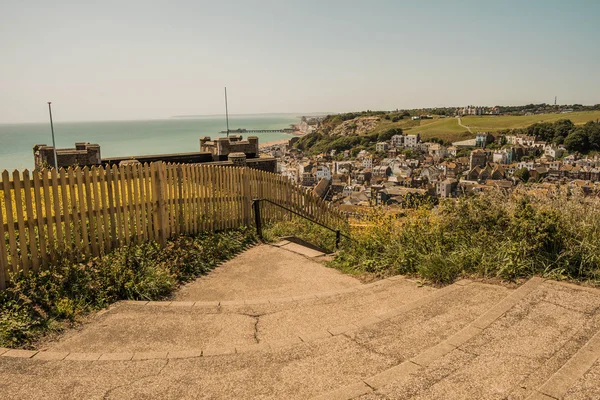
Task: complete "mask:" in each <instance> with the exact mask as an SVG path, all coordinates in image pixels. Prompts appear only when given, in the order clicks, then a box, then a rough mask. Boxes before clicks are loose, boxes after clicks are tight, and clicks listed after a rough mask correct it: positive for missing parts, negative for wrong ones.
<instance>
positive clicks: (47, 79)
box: [0, 0, 600, 122]
mask: <svg viewBox="0 0 600 400" xmlns="http://www.w3.org/2000/svg"><path fill="white" fill-rule="evenodd" d="M86 3H91V2H88V1H75V0H73V1H66V0H54V1H48V0H44V1H41V0H38V1H27V0H0V122H29V121H31V122H34V121H45V120H46V119H47V116H46V113H47V109H46V101H50V100H51V101H53V107H54V112H55V117H56V119H58V120H65V121H66V120H108V119H142V118H168V117H170V116H172V115H181V114H213V113H223V86H225V85H227V86H228V91H229V97H230V98H229V100H230V101H229V105H230V112H232V113H267V112H311V111H351V110H364V109H395V108H414V107H425V106H451V105H466V104H481V105H495V104H524V103H529V102H548V103H550V102H552V101H553V100H554V96H555V95H557V96H558V99H559V103H582V104H594V103H600V47H599V45H598V43H599V38H600V23H599V19H598V18H599V17H600V1H598V0H571V1H564V0H560V1H555V0H520V1H509V0H501V1H499V0H494V1H487V0H479V1H460V0H456V1H445V0H440V1H414V0H411V1H400V0H393V1H376V0H370V1H360V2H358V1H348V0H345V1H329V0H320V1H312V0H304V1H287V0H276V1H267V0H265V1H243V0H239V1H227V0H212V1H203V0H188V1H176V0H169V1H158V0H153V1H147V0H145V1H128V0H120V1H111V0H104V1H96V2H94V3H95V4H86Z"/></svg>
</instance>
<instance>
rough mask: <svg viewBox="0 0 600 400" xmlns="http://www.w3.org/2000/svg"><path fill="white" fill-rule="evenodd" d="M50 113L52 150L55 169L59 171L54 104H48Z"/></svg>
mask: <svg viewBox="0 0 600 400" xmlns="http://www.w3.org/2000/svg"><path fill="white" fill-rule="evenodd" d="M48 112H49V113H50V130H51V131H52V148H53V149H54V168H55V169H56V170H58V159H57V158H56V141H55V140H54V124H53V123H52V102H51V101H49V102H48Z"/></svg>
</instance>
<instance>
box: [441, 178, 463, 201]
mask: <svg viewBox="0 0 600 400" xmlns="http://www.w3.org/2000/svg"><path fill="white" fill-rule="evenodd" d="M457 187H458V181H456V180H454V179H445V180H443V181H441V182H436V184H435V194H436V195H437V196H438V197H442V198H447V197H454V196H455V195H456V189H457Z"/></svg>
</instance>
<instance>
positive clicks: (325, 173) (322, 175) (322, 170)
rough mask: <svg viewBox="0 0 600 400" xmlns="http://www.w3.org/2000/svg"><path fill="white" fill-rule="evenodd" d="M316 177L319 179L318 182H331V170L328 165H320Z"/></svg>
mask: <svg viewBox="0 0 600 400" xmlns="http://www.w3.org/2000/svg"><path fill="white" fill-rule="evenodd" d="M315 175H316V177H317V181H321V179H327V180H328V181H331V170H330V169H329V167H328V166H326V165H319V166H318V167H317V172H316V173H315Z"/></svg>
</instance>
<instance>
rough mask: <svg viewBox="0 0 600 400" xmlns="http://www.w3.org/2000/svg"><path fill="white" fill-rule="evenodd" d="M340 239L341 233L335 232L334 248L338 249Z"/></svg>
mask: <svg viewBox="0 0 600 400" xmlns="http://www.w3.org/2000/svg"><path fill="white" fill-rule="evenodd" d="M341 239H342V232H340V230H339V229H338V230H336V231H335V248H336V249H339V248H340V240H341Z"/></svg>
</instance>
